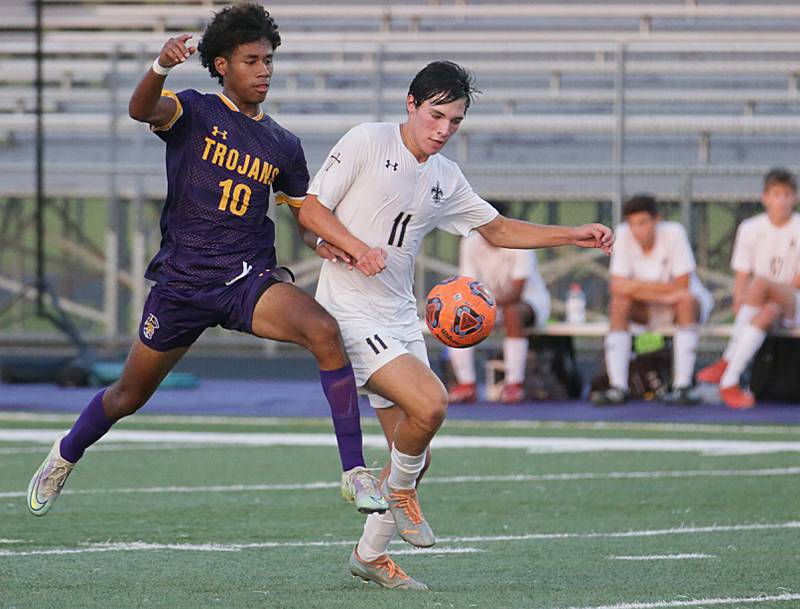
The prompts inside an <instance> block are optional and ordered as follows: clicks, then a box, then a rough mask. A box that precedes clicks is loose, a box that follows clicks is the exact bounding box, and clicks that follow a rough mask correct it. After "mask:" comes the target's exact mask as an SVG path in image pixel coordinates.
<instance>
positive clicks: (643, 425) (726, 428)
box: [0, 412, 800, 435]
mask: <svg viewBox="0 0 800 609" xmlns="http://www.w3.org/2000/svg"><path fill="white" fill-rule="evenodd" d="M76 418H77V413H75V414H56V413H40V412H0V421H34V422H51V423H68V424H70V425H71V424H72V423H74V422H75V419H76ZM132 421H134V422H136V423H142V424H147V423H163V424H176V423H177V424H181V425H187V424H188V425H237V426H240V425H247V426H259V427H275V426H285V425H300V426H318V425H321V424H324V425H329V424H330V423H329V419H327V418H322V417H238V416H223V415H216V416H210V415H163V414H153V415H148V414H137V415H136V417H135V418H133V419H132ZM362 425H364V426H367V427H377V426H378V423H377V421H375V420H374V419H368V418H364V419H362ZM447 427H448V428H451V429H472V428H476V427H478V428H489V429H523V428H524V429H559V430H563V429H588V430H626V431H630V430H640V431H679V432H708V433H711V432H714V433H717V432H719V433H726V434H733V433H746V434H765V435H766V434H792V435H794V434H800V425H728V424H717V425H710V424H705V423H650V422H646V421H642V422H637V421H531V420H508V421H473V420H459V419H448V420H447Z"/></svg>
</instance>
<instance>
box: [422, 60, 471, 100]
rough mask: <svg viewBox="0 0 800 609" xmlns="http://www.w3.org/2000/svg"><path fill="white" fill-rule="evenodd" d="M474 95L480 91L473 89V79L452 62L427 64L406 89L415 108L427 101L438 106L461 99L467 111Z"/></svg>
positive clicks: (468, 73) (467, 72)
mask: <svg viewBox="0 0 800 609" xmlns="http://www.w3.org/2000/svg"><path fill="white" fill-rule="evenodd" d="M476 93H480V91H479V90H478V89H476V88H475V77H474V76H473V75H472V73H471V72H469V70H466V69H464V68H462V67H461V66H460V65H458V64H457V63H453V62H452V61H433V62H431V63H429V64H428V65H427V66H425V67H424V68H422V69H421V70H420V71H419V72H418V73H417V75H416V76H415V77H414V80H412V81H411V86H409V87H408V94H409V95H411V96H412V97H413V98H414V105H415V106H417V107H419V106H421V105H422V103H423V102H425V101H428V100H430V102H431V105H434V106H438V105H439V104H449V103H450V102H454V101H457V100H459V99H463V100H464V103H465V105H466V107H465V110H468V109H469V105H470V104H471V103H472V100H473V98H474V96H475V94H476Z"/></svg>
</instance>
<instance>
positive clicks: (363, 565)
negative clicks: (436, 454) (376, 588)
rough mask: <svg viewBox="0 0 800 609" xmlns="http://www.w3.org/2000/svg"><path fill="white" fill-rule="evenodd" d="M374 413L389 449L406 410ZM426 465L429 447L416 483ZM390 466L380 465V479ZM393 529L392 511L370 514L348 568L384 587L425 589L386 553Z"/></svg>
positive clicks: (378, 410) (428, 458) (377, 409)
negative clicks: (381, 467) (381, 468)
mask: <svg viewBox="0 0 800 609" xmlns="http://www.w3.org/2000/svg"><path fill="white" fill-rule="evenodd" d="M375 414H377V416H378V420H379V421H380V423H381V428H382V429H383V434H384V436H385V437H386V443H387V445H388V448H389V451H390V453H391V450H392V444H393V442H394V432H395V429H397V424H398V423H399V422H400V420H401V419H402V418H403V417H405V414H403V411H402V410H400V408H398V407H397V406H390V407H389V408H376V409H375ZM429 465H430V449H428V451H427V454H426V458H425V465H424V467H423V468H422V471H421V472H420V474H419V476H418V477H417V484H419V482H420V480H421V479H422V476H423V475H424V474H425V471H426V470H427V468H428V466H429ZM390 469H391V461H390V462H388V463H387V464H386V465H385V466H384V467H383V470H382V471H381V474H380V480H381V481H383V480H385V479H386V477H388V476H389V471H390ZM396 530H397V527H396V525H395V522H394V517H393V516H392V514H391V513H386V514H370V515H369V516H368V517H367V521H366V522H365V523H364V531H363V533H362V534H361V538H360V539H359V541H358V544H357V545H356V547H355V548H354V549H353V552H352V554H351V555H350V572H351V573H352V574H353V576H355V577H359V578H361V579H364V580H369V581H373V582H375V583H377V584H379V585H381V586H383V587H385V588H401V589H412V590H425V589H427V586H425V584H423V583H421V582H418V581H417V580H414V579H413V578H411V577H409V576H408V575H407V574H406V573H405V571H403V570H402V569H401V568H400V567H398V566H397V564H396V563H395V562H394V561H393V560H392V559H391V558H390V557H389V554H388V552H389V544H390V543H391V541H392V538H393V537H394V534H395V531H396Z"/></svg>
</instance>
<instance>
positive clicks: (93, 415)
mask: <svg viewBox="0 0 800 609" xmlns="http://www.w3.org/2000/svg"><path fill="white" fill-rule="evenodd" d="M105 392H106V390H105V389H103V390H102V391H101V392H100V393H98V394H97V395H96V396H94V397H93V398H92V401H91V402H89V405H88V406H87V407H86V408H84V409H83V412H82V413H81V416H79V417H78V420H77V421H75V425H73V426H72V429H70V430H69V433H68V434H67V435H66V436H64V438H63V439H62V440H61V456H62V457H63V458H64V459H66V460H67V461H69V462H70V463H77V462H78V459H80V458H81V457H82V456H83V451H85V450H86V449H87V448H89V447H90V446H91V445H92V444H94V443H95V442H97V441H98V440H99V439H100V438H102V437H103V436H104V435H106V432H107V431H108V430H109V429H111V426H112V425H113V424H114V421H112V420H111V419H109V418H108V417H107V416H106V413H105V412H104V411H103V394H104V393H105Z"/></svg>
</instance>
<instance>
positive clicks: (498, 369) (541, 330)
mask: <svg viewBox="0 0 800 609" xmlns="http://www.w3.org/2000/svg"><path fill="white" fill-rule="evenodd" d="M642 328H644V327H643V326H642ZM653 331H655V332H658V333H659V334H661V335H662V336H673V335H674V334H675V326H668V327H663V328H659V329H657V330H653ZM607 333H608V322H607V321H592V322H586V323H581V324H576V323H568V322H554V323H549V324H547V325H545V326H542V327H535V328H529V329H528V331H527V335H528V336H529V337H536V336H563V337H570V338H598V339H599V338H602V337H604V336H605V335H606V334H607ZM634 333H635V331H634ZM732 333H733V324H704V325H701V326H700V338H701V339H702V338H730V336H731V334H732ZM770 335H773V336H789V337H794V338H800V328H791V329H790V328H780V329H778V330H774V331H773V332H770ZM504 373H505V366H504V364H503V360H502V359H488V360H486V363H485V364H484V378H485V383H486V395H487V399H489V400H490V401H496V400H498V399H499V397H500V390H501V388H502V383H501V382H500V379H501V378H502V375H503V374H504Z"/></svg>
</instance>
